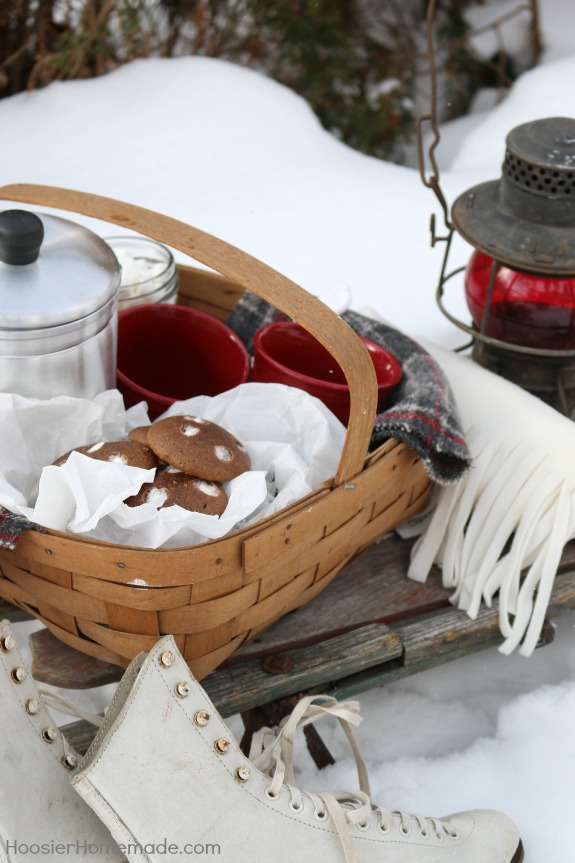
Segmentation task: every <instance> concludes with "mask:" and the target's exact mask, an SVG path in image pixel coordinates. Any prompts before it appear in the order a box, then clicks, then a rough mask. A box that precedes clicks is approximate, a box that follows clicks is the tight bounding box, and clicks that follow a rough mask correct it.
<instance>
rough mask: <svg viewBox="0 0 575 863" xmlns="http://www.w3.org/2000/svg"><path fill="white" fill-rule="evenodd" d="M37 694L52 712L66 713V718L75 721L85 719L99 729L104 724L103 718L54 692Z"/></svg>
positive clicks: (41, 691)
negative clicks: (71, 717)
mask: <svg viewBox="0 0 575 863" xmlns="http://www.w3.org/2000/svg"><path fill="white" fill-rule="evenodd" d="M38 692H39V693H40V695H41V696H42V700H43V701H44V704H46V705H47V707H51V708H52V710H57V711H59V712H60V713H67V714H68V716H75V717H76V718H77V719H85V720H86V722H89V723H90V725H96V726H97V727H98V728H100V727H101V726H102V725H103V723H104V716H100V715H99V714H98V713H93V712H92V711H91V710H88V709H87V708H85V707H81V706H80V705H79V704H76V702H75V701H70V699H69V698H65V697H64V696H63V695H58V693H56V692H49V691H48V690H47V689H39V690H38Z"/></svg>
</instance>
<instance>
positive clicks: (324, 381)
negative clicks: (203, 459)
mask: <svg viewBox="0 0 575 863" xmlns="http://www.w3.org/2000/svg"><path fill="white" fill-rule="evenodd" d="M360 338H361V340H362V342H363V344H364V345H365V347H366V348H367V351H368V353H369V355H370V357H371V360H372V362H373V366H374V369H375V374H376V377H377V392H378V398H377V410H378V413H379V412H380V411H382V410H383V408H384V407H385V405H386V404H387V402H388V400H389V397H390V395H391V392H392V391H393V389H394V387H396V386H397V384H398V383H399V381H400V380H401V376H402V370H401V365H400V363H399V362H398V360H397V359H396V358H395V357H394V356H392V355H391V354H390V353H389V352H388V351H386V350H385V349H384V348H382V347H381V346H380V345H377V344H375V342H372V341H369V339H365V338H363V337H361V336H360ZM252 379H253V380H254V381H258V382H260V383H280V384H288V385H289V386H292V387H299V389H302V390H305V391H306V392H308V393H310V395H313V396H317V398H319V399H320V400H321V401H322V402H323V403H324V404H325V405H326V406H327V407H328V408H329V409H330V410H331V411H333V413H334V414H335V415H336V416H337V417H338V419H340V420H341V422H342V423H343V424H344V425H347V423H348V421H349V409H350V401H349V387H348V385H347V381H346V379H345V376H344V374H343V371H342V370H341V368H340V367H339V365H338V364H337V363H336V361H335V360H334V358H333V357H332V356H331V354H330V353H329V351H328V350H327V349H326V348H324V346H323V345H322V344H321V343H320V342H319V341H318V340H317V339H316V338H315V336H312V335H311V333H308V332H307V330H305V329H304V328H303V327H302V326H300V324H297V323H295V322H293V321H278V322H276V323H272V324H267V326H265V327H261V329H259V330H258V331H257V332H256V334H255V335H254V362H253V368H252Z"/></svg>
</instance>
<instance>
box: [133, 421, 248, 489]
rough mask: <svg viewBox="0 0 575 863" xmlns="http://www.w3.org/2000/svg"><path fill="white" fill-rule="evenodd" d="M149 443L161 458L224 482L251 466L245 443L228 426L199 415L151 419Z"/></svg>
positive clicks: (192, 471)
mask: <svg viewBox="0 0 575 863" xmlns="http://www.w3.org/2000/svg"><path fill="white" fill-rule="evenodd" d="M148 446H150V447H151V448H152V449H153V451H154V452H155V453H156V455H157V456H158V458H160V459H162V461H165V462H167V463H168V464H171V465H173V466H174V467H176V468H178V470H181V471H183V472H184V473H188V474H190V475H191V476H196V477H201V478H202V479H212V480H216V481H217V482H225V481H226V480H230V479H233V478H234V477H236V476H239V475H240V474H241V473H243V472H244V471H246V470H249V468H250V457H249V455H248V452H247V450H246V448H245V447H244V446H243V444H241V443H240V442H239V440H237V439H236V438H235V437H234V436H233V435H232V434H230V433H229V432H228V431H226V429H224V428H222V427H221V426H219V425H217V424H216V423H212V422H210V421H209V420H205V419H202V418H200V417H193V416H189V415H184V416H173V417H166V419H162V420H158V421H157V422H155V423H152V425H151V426H150V428H149V431H148Z"/></svg>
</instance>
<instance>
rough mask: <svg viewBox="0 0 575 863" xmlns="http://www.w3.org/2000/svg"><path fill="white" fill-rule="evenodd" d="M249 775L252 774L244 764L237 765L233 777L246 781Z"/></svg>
mask: <svg viewBox="0 0 575 863" xmlns="http://www.w3.org/2000/svg"><path fill="white" fill-rule="evenodd" d="M251 775H252V773H251V770H250V769H249V768H248V767H246V766H245V765H242V766H241V767H238V768H237V770H236V772H235V777H236V779H237V780H238V782H247V781H248V779H249V778H250V776H251Z"/></svg>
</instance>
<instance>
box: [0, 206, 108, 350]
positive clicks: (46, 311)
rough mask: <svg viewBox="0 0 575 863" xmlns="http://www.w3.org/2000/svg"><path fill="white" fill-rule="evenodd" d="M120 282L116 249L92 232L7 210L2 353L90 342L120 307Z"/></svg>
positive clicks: (0, 258) (2, 227)
mask: <svg viewBox="0 0 575 863" xmlns="http://www.w3.org/2000/svg"><path fill="white" fill-rule="evenodd" d="M119 285H120V267H119V264H118V261H117V259H116V256H115V255H114V253H113V252H112V250H111V249H110V248H109V246H108V245H107V243H105V242H104V240H102V239H101V238H100V237H98V236H97V235H96V234H94V233H93V232H92V231H89V230H88V229H87V228H84V227H82V226H81V225H77V224H76V223H74V222H70V221H68V220H66V219H61V218H58V217H56V216H49V215H46V214H44V213H42V214H36V213H31V212H28V211H27V210H5V211H4V212H2V213H0V354H7V353H15V354H21V353H22V351H24V352H26V353H28V352H29V353H34V354H36V353H45V352H49V350H50V349H51V348H54V349H56V350H61V349H63V348H67V347H71V346H73V345H75V344H79V343H81V342H83V341H85V340H86V339H87V338H89V337H91V336H92V335H93V334H94V332H98V331H99V330H100V329H102V328H103V327H104V326H105V325H106V323H107V321H108V320H109V319H110V317H111V316H112V315H113V314H114V313H115V304H116V301H117V295H118V288H119ZM46 340H48V343H47V342H46ZM52 341H54V344H53V345H51V344H50V343H51V342H52ZM19 342H21V344H20V346H18V343H19ZM36 342H38V344H37V345H36Z"/></svg>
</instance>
